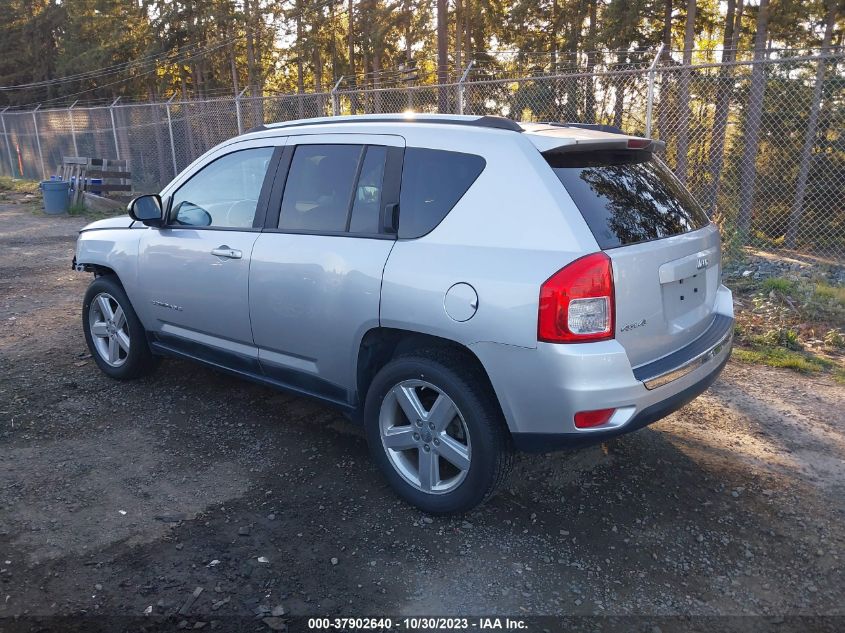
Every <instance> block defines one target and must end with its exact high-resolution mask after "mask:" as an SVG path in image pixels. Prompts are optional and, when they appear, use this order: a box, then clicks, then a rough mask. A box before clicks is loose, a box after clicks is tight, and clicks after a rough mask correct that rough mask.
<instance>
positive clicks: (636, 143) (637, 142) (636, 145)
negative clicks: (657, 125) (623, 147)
mask: <svg viewBox="0 0 845 633" xmlns="http://www.w3.org/2000/svg"><path fill="white" fill-rule="evenodd" d="M651 143H652V140H651V139H650V138H629V139H628V149H646V148H648V147H650V146H651Z"/></svg>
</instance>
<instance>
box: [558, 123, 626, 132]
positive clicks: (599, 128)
mask: <svg viewBox="0 0 845 633" xmlns="http://www.w3.org/2000/svg"><path fill="white" fill-rule="evenodd" d="M543 123H544V124H545V125H551V126H554V127H577V128H581V129H583V130H595V131H596V132H609V133H611V134H625V132H623V131H622V130H621V129H620V128H618V127H616V126H615V125H604V124H602V123H564V122H562V121H544V122H543Z"/></svg>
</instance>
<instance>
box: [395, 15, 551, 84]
mask: <svg viewBox="0 0 845 633" xmlns="http://www.w3.org/2000/svg"><path fill="white" fill-rule="evenodd" d="M555 2H557V0H555ZM461 20H463V7H462V6H461V0H455V68H457V70H458V72H461V69H463V67H464V58H463V55H462V53H463V50H462V49H463V37H462V35H461ZM409 21H410V16H409Z"/></svg>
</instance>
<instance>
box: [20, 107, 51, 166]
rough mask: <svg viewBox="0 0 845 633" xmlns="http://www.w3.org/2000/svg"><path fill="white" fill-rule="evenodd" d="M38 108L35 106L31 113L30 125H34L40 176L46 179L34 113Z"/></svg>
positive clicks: (36, 119)
mask: <svg viewBox="0 0 845 633" xmlns="http://www.w3.org/2000/svg"><path fill="white" fill-rule="evenodd" d="M40 107H41V104H40V103H39V104H38V105H37V106H35V110H33V111H32V123H33V125H35V145H36V146H37V147H38V160H40V161H41V176H42V178H46V177H47V168H46V167H44V153H43V152H42V151H41V139H40V138H38V117H37V116H35V113H36V112H38V108H40ZM21 177H23V174H21Z"/></svg>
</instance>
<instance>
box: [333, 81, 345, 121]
mask: <svg viewBox="0 0 845 633" xmlns="http://www.w3.org/2000/svg"><path fill="white" fill-rule="evenodd" d="M342 81H343V75H341V76H340V79H338V80H337V83H336V84H335V85H334V88H332V93H331V94H332V116H340V97H339V96H338V94H337V89H338V88H340V83H341V82H342Z"/></svg>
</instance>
